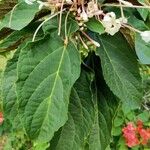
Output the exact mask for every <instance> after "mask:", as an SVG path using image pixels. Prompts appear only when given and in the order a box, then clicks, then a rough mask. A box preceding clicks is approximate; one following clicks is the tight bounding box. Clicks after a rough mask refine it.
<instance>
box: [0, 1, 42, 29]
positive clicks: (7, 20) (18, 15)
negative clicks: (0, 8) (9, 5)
mask: <svg viewBox="0 0 150 150" xmlns="http://www.w3.org/2000/svg"><path fill="white" fill-rule="evenodd" d="M38 11H39V9H38V4H37V3H35V4H33V5H27V4H26V3H25V2H21V3H18V4H17V5H15V7H14V8H13V9H12V11H10V12H9V13H8V14H6V15H5V17H4V18H3V20H2V21H1V22H0V30H1V29H2V28H4V27H8V28H11V29H14V30H21V29H22V28H24V27H25V26H27V25H28V24H29V23H30V22H31V21H32V20H33V18H34V16H35V14H36V12H38Z"/></svg>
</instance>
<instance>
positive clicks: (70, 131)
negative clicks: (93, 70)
mask: <svg viewBox="0 0 150 150" xmlns="http://www.w3.org/2000/svg"><path fill="white" fill-rule="evenodd" d="M92 81H93V77H92V74H90V73H88V72H86V71H84V70H83V71H82V73H81V76H80V78H79V79H78V80H77V82H76V83H75V85H74V87H73V88H72V93H71V96H70V104H69V119H68V121H67V122H66V124H65V125H64V126H63V127H62V129H61V130H60V131H59V132H58V133H57V134H56V135H55V136H54V139H53V140H52V141H51V147H50V149H51V150H80V149H86V148H87V147H89V150H105V148H106V147H107V146H108V144H109V143H110V137H111V134H110V133H111V125H112V119H113V115H114V112H115V110H114V109H113V108H116V106H117V103H116V99H115V97H114V96H113V95H112V93H111V92H110V91H109V90H108V92H107V95H105V94H106V93H103V91H102V90H100V89H98V87H97V86H96V85H94V89H92V87H93V86H92ZM103 88H105V87H104V86H103ZM110 93H111V94H110ZM109 94H110V95H109ZM107 96H108V97H107ZM109 96H111V97H109ZM110 103H111V104H112V105H110ZM111 110H114V111H111Z"/></svg>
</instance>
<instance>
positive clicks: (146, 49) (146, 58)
mask: <svg viewBox="0 0 150 150" xmlns="http://www.w3.org/2000/svg"><path fill="white" fill-rule="evenodd" d="M135 50H136V53H137V55H138V58H139V59H140V62H141V63H142V64H150V43H146V42H145V41H144V40H142V38H141V36H140V35H139V34H138V33H137V34H136V37H135Z"/></svg>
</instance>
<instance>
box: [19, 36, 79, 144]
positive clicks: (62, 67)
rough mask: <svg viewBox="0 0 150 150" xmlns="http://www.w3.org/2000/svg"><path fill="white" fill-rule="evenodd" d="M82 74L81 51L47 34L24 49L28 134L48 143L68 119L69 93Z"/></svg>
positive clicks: (22, 90)
mask: <svg viewBox="0 0 150 150" xmlns="http://www.w3.org/2000/svg"><path fill="white" fill-rule="evenodd" d="M79 74H80V57H79V53H78V51H77V49H76V47H75V45H73V43H72V42H69V44H68V45H67V46H65V45H64V43H63V41H62V40H61V38H60V37H55V38H53V37H51V36H50V35H47V36H46V37H45V38H44V39H43V40H40V41H37V42H35V43H31V44H29V45H28V46H27V47H25V48H24V49H22V51H21V53H20V57H19V61H18V81H17V93H18V100H19V110H20V113H21V115H22V120H23V123H24V125H25V129H26V132H27V134H28V135H29V137H30V138H31V139H35V140H36V141H37V142H39V143H45V142H48V141H49V140H50V139H51V138H52V137H53V134H54V132H55V131H57V130H58V129H59V128H60V127H61V126H62V125H63V124H64V123H65V122H66V120H67V112H68V103H69V95H70V91H71V88H72V86H73V84H74V82H75V81H76V79H77V78H78V77H79Z"/></svg>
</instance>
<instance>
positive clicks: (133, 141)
mask: <svg viewBox="0 0 150 150" xmlns="http://www.w3.org/2000/svg"><path fill="white" fill-rule="evenodd" d="M122 132H123V137H124V138H125V141H126V144H127V146H128V147H133V146H136V145H139V144H142V145H146V144H147V143H148V141H149V140H150V129H149V128H147V129H145V128H144V127H143V122H142V121H141V120H138V121H137V126H135V125H134V123H133V122H129V123H128V124H127V126H126V127H124V128H123V129H122Z"/></svg>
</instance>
